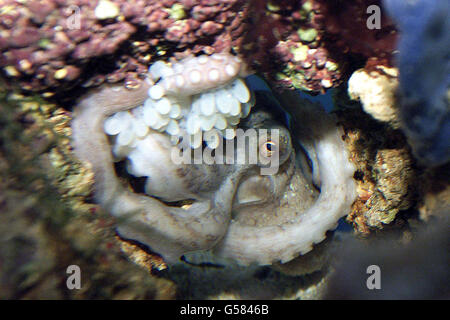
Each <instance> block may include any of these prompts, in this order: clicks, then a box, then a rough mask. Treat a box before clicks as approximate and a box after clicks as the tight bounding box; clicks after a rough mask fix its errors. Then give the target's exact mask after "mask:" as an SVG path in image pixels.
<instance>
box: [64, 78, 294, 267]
mask: <svg viewBox="0 0 450 320" xmlns="http://www.w3.org/2000/svg"><path fill="white" fill-rule="evenodd" d="M149 86H150V84H149V83H146V82H144V83H142V85H141V86H140V87H139V88H138V89H135V90H129V89H126V88H124V87H123V86H120V85H116V86H103V87H101V88H99V89H97V90H95V91H93V92H91V93H89V94H88V95H87V96H85V97H83V98H82V99H81V100H80V103H79V105H78V106H77V108H76V110H75V112H74V120H73V123H72V128H73V146H74V151H75V153H76V154H77V156H78V157H79V158H80V159H82V160H84V161H86V162H88V163H89V164H90V165H91V166H92V169H93V171H94V174H95V197H96V200H97V201H98V202H99V203H100V204H101V205H102V206H103V207H104V208H105V209H106V210H108V211H109V212H110V213H111V214H113V215H114V216H116V217H119V218H125V220H124V221H123V222H121V223H119V233H120V234H121V235H122V236H124V237H126V238H131V239H133V240H137V241H140V242H142V243H145V244H147V245H149V246H150V247H151V248H152V250H154V251H156V252H158V253H161V254H162V255H163V257H164V258H165V259H166V260H167V261H177V260H178V259H179V257H180V256H181V255H182V254H183V253H186V252H189V251H194V250H201V249H209V248H211V247H213V246H214V245H216V244H217V242H218V241H219V240H220V239H221V238H222V237H223V236H224V235H225V233H226V230H227V229H228V224H229V221H230V220H231V212H232V205H233V199H234V194H235V190H236V188H237V186H238V184H239V181H240V180H241V178H242V177H243V176H248V175H251V174H255V173H257V172H258V171H257V169H258V165H237V164H235V165H212V166H207V165H197V166H195V165H194V166H193V165H175V164H173V163H171V162H170V161H167V162H164V163H162V162H158V163H157V164H155V165H157V166H159V167H160V168H161V170H162V171H164V172H165V175H166V177H172V178H171V179H172V180H173V181H174V183H175V184H177V185H178V186H179V190H174V192H175V193H178V194H180V193H181V194H185V195H186V196H187V197H188V198H190V199H193V200H194V202H193V203H192V205H190V206H183V207H174V206H169V205H166V204H165V203H164V202H161V201H159V200H157V199H155V198H153V197H149V196H145V195H142V194H137V193H133V192H131V191H129V189H128V188H127V187H126V186H124V185H122V184H121V182H120V181H119V179H118V178H117V176H116V174H115V171H114V167H113V157H112V154H111V150H110V145H109V143H108V141H107V137H106V135H105V133H104V131H103V122H104V120H105V119H106V118H107V117H108V116H110V115H112V114H114V113H116V112H119V111H123V110H127V109H130V108H133V107H136V106H138V105H140V104H141V103H143V101H144V100H145V98H146V97H147V90H148V88H149ZM284 130H285V129H284ZM285 132H287V131H286V130H285ZM161 137H164V136H163V135H161V134H159V133H155V142H156V145H159V148H158V149H156V150H155V152H167V153H168V152H169V149H167V148H166V147H165V146H164V144H165V142H164V141H163V140H160V139H161ZM166 139H168V138H166ZM167 141H168V140H167ZM280 141H281V139H280ZM285 149H286V152H287V154H288V155H289V156H288V157H287V158H288V159H291V158H292V157H293V154H292V156H290V153H291V147H290V145H289V146H288V147H287V148H285ZM236 152H240V151H239V150H236ZM167 155H169V153H168V154H167ZM283 157H284V158H286V156H282V158H283ZM292 166H293V162H292V160H290V166H288V167H290V168H292ZM291 172H292V169H291ZM277 176H278V175H277ZM279 176H280V177H283V178H282V180H283V181H286V176H285V175H282V174H280V175H279ZM159 182H160V181H155V183H156V184H158V183H159ZM268 187H269V188H277V189H282V188H280V186H279V183H273V184H270V185H269V186H268ZM268 193H273V191H272V192H270V191H268Z"/></svg>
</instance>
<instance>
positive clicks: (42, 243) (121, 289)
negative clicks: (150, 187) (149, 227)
mask: <svg viewBox="0 0 450 320" xmlns="http://www.w3.org/2000/svg"><path fill="white" fill-rule="evenodd" d="M0 95H1V97H0V105H1V109H2V112H1V113H0V126H1V128H2V130H1V131H0V174H1V176H2V179H1V180H0V210H1V212H2V214H1V215H0V231H1V232H0V234H1V235H0V244H1V250H0V260H1V261H2V268H1V272H0V295H1V296H2V298H4V299H96V298H103V299H151V298H152V299H170V298H173V297H174V295H175V287H174V285H173V283H171V282H170V281H167V280H163V279H157V278H155V277H154V276H152V275H151V274H150V273H149V272H148V271H147V270H144V269H142V268H140V267H137V266H136V265H133V264H130V263H129V262H128V261H127V259H126V256H125V255H124V254H123V253H122V252H121V250H120V246H119V242H118V241H117V239H116V237H115V233H114V229H113V228H112V226H113V222H112V220H111V217H110V216H109V215H105V214H103V213H102V212H101V210H100V209H99V207H98V206H97V205H94V204H92V203H89V202H88V201H86V199H88V198H89V197H90V190H91V188H90V186H91V185H92V182H93V180H92V171H90V170H89V169H87V168H86V167H85V166H82V165H81V164H80V162H79V161H78V160H77V159H75V158H74V157H73V154H72V153H71V147H70V145H69V143H68V140H69V136H70V131H71V130H70V127H69V126H68V123H67V112H62V111H61V109H60V108H58V107H57V106H55V105H50V104H48V103H44V102H43V101H42V100H40V99H39V98H37V97H24V96H21V95H18V94H8V95H6V94H5V93H4V92H2V91H0ZM80 182H81V183H80ZM70 265H78V266H79V267H80V268H81V289H80V290H69V289H68V288H67V286H66V280H67V277H68V276H69V274H67V273H66V269H67V268H68V266H70Z"/></svg>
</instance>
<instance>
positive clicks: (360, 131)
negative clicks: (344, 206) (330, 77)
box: [336, 97, 418, 235]
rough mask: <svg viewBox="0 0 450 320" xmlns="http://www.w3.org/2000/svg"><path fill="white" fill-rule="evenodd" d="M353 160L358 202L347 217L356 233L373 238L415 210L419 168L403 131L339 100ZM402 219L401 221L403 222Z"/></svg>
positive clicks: (342, 120) (346, 100)
mask: <svg viewBox="0 0 450 320" xmlns="http://www.w3.org/2000/svg"><path fill="white" fill-rule="evenodd" d="M336 102H337V103H338V105H339V107H340V110H339V111H337V112H338V115H339V120H340V123H341V124H342V126H343V128H344V131H345V135H344V138H345V141H346V142H347V145H348V147H349V150H350V153H351V159H352V161H353V163H355V165H356V167H357V171H356V173H355V179H356V180H357V182H358V187H357V189H358V199H357V201H355V203H354V204H353V210H352V212H351V213H350V214H349V215H348V216H347V218H346V219H347V221H348V222H351V223H352V224H353V225H354V227H355V230H356V231H357V232H358V233H359V234H361V235H369V234H371V232H372V231H374V230H382V229H384V228H386V226H387V225H389V224H392V222H393V221H394V219H395V218H398V219H397V222H399V224H402V223H401V222H400V220H401V218H399V217H398V213H399V212H400V211H402V210H406V209H409V208H413V207H414V205H415V199H416V197H417V194H418V180H417V169H416V168H415V165H414V160H413V158H412V155H411V152H410V148H409V146H408V144H407V142H406V138H405V137H404V135H403V134H402V133H401V131H400V130H399V129H394V128H393V127H392V126H391V125H389V124H384V123H381V122H377V121H375V120H373V119H372V118H371V117H370V116H369V115H367V114H366V113H364V112H363V111H362V110H360V109H358V108H349V106H351V105H352V103H351V102H349V101H348V98H341V97H338V98H337V99H336ZM399 219H400V220H399Z"/></svg>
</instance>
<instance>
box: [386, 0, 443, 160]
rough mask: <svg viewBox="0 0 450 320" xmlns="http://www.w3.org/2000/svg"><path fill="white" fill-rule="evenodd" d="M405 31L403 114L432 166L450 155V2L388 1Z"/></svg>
mask: <svg viewBox="0 0 450 320" xmlns="http://www.w3.org/2000/svg"><path fill="white" fill-rule="evenodd" d="M385 3H386V5H387V7H388V9H389V13H390V14H391V15H392V17H393V19H394V20H396V22H397V24H398V26H399V29H400V31H401V37H400V42H399V45H398V49H399V55H398V68H399V71H400V77H399V80H400V90H399V91H400V104H399V106H400V116H401V119H402V122H403V130H404V132H405V134H406V136H407V137H408V139H409V143H410V144H411V146H412V148H413V152H414V155H415V156H416V157H417V158H418V159H419V160H420V161H421V162H422V164H424V165H426V166H437V165H442V164H445V163H446V162H448V161H449V160H450V139H449V138H448V137H449V135H450V96H449V92H450V91H449V90H450V89H449V88H450V58H449V54H450V49H449V48H450V19H449V16H450V4H449V3H448V1H434V2H432V3H430V2H428V1H425V0H419V1H414V2H400V1H385Z"/></svg>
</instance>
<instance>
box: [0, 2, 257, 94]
mask: <svg viewBox="0 0 450 320" xmlns="http://www.w3.org/2000/svg"><path fill="white" fill-rule="evenodd" d="M247 7H248V5H247V3H246V1H242V0H225V1H202V2H198V3H196V2H195V1H189V0H183V1H174V0H164V1H153V0H133V1H125V0H102V1H84V0H74V1H70V2H68V1H57V0H45V1H37V0H31V1H27V2H26V3H23V2H20V1H13V0H2V1H0V8H1V9H0V21H1V23H0V67H1V68H2V69H3V75H4V77H5V78H6V79H7V80H8V82H14V83H18V84H19V86H20V87H21V88H22V89H25V90H31V91H40V92H42V93H45V94H46V96H47V97H48V96H51V95H53V94H55V93H61V92H62V91H66V90H67V89H70V88H73V87H76V86H80V85H81V86H84V87H90V86H96V85H99V84H100V83H103V82H108V83H115V82H119V81H122V80H123V81H125V85H127V86H131V87H132V86H133V85H135V84H136V82H137V81H138V79H139V78H142V77H144V75H145V74H146V73H147V68H148V64H149V63H150V62H151V61H155V60H160V59H162V58H168V57H170V56H173V55H176V56H177V57H178V58H181V57H183V56H187V55H189V54H192V53H199V52H204V53H207V54H211V53H214V52H223V51H225V52H229V51H230V50H231V48H237V47H239V46H240V43H241V42H242V34H243V31H244V30H243V26H242V24H243V21H244V20H245V18H246V12H247ZM61 98H64V96H62V97H61Z"/></svg>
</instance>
